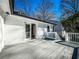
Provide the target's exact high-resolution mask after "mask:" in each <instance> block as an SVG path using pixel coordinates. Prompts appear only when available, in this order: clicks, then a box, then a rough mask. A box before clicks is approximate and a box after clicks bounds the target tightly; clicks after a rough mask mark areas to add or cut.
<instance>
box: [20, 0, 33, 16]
mask: <svg viewBox="0 0 79 59" xmlns="http://www.w3.org/2000/svg"><path fill="white" fill-rule="evenodd" d="M20 2H21V4H22V5H23V10H22V11H23V12H24V13H25V14H26V16H31V12H32V4H31V0H20Z"/></svg>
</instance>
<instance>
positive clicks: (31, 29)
mask: <svg viewBox="0 0 79 59" xmlns="http://www.w3.org/2000/svg"><path fill="white" fill-rule="evenodd" d="M26 24H28V25H30V37H29V38H27V36H26V35H27V34H26ZM32 24H34V23H26V22H25V37H26V39H33V38H32ZM34 25H35V27H36V28H37V26H36V24H34ZM36 28H35V31H37V30H36ZM35 39H36V34H35Z"/></svg>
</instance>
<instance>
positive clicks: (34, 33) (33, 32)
mask: <svg viewBox="0 0 79 59" xmlns="http://www.w3.org/2000/svg"><path fill="white" fill-rule="evenodd" d="M31 26H32V27H31V38H32V39H35V38H36V25H35V24H31Z"/></svg>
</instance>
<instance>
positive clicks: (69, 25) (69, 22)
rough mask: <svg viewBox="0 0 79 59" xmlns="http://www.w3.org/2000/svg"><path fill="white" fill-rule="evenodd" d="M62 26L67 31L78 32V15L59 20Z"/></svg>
mask: <svg viewBox="0 0 79 59" xmlns="http://www.w3.org/2000/svg"><path fill="white" fill-rule="evenodd" d="M76 15H77V16H76ZM61 23H62V26H63V27H64V29H65V31H67V32H79V15H78V14H75V15H73V16H71V17H68V18H67V19H65V20H61Z"/></svg>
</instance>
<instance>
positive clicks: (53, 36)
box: [46, 32, 60, 40]
mask: <svg viewBox="0 0 79 59" xmlns="http://www.w3.org/2000/svg"><path fill="white" fill-rule="evenodd" d="M46 37H47V38H50V39H55V40H60V37H59V35H58V33H57V32H47V35H46Z"/></svg>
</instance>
